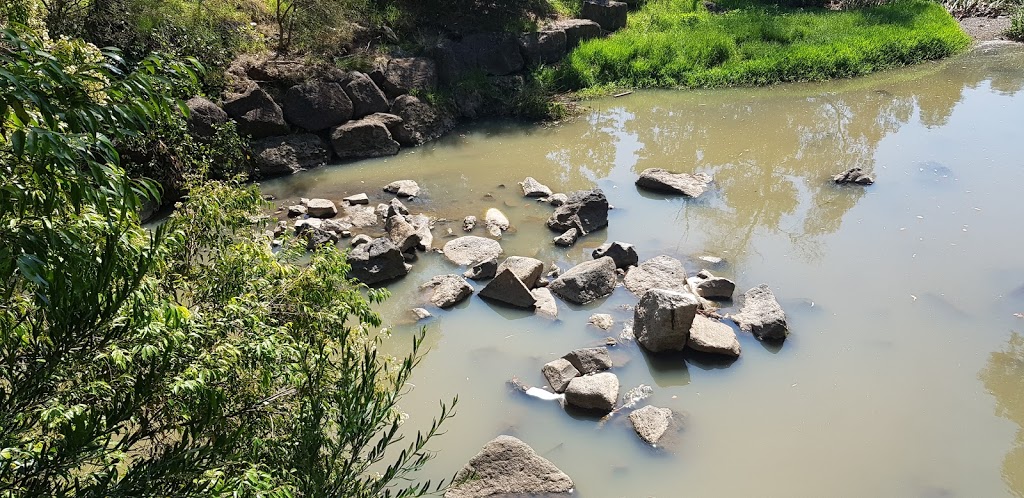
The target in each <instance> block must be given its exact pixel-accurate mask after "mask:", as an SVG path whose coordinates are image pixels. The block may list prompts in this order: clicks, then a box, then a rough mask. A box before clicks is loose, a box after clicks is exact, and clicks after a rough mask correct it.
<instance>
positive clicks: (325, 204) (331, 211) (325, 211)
mask: <svg viewBox="0 0 1024 498" xmlns="http://www.w3.org/2000/svg"><path fill="white" fill-rule="evenodd" d="M306 212H307V213H308V214H309V215H310V216H312V217H314V218H333V217H335V216H337V215H338V206H336V205H334V202H333V201H331V200H329V199H310V200H309V203H307V204H306Z"/></svg>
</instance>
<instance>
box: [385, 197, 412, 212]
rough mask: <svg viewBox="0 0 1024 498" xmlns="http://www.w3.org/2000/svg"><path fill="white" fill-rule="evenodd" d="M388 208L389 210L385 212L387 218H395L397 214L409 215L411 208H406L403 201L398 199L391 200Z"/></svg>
mask: <svg viewBox="0 0 1024 498" xmlns="http://www.w3.org/2000/svg"><path fill="white" fill-rule="evenodd" d="M386 206H387V209H386V210H385V213H386V214H385V216H394V215H396V214H402V215H405V214H409V208H407V207H405V204H402V201H400V200H398V198H397V197H395V198H394V199H391V201H390V202H388V203H387V204H386Z"/></svg>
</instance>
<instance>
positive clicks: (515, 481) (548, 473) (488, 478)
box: [444, 436, 574, 498]
mask: <svg viewBox="0 0 1024 498" xmlns="http://www.w3.org/2000/svg"><path fill="white" fill-rule="evenodd" d="M453 482H455V483H457V484H456V485H455V486H452V487H451V488H449V489H448V490H447V491H445V493H444V497H445V498H482V497H486V496H549V495H554V494H569V493H570V492H572V490H573V487H574V485H573V482H572V479H570V478H569V476H567V475H565V473H564V472H562V471H561V470H558V467H555V464H553V463H551V462H550V461H548V460H547V459H545V458H544V457H541V456H540V455H538V454H537V452H536V451H534V450H533V448H530V447H529V446H528V445H527V444H526V443H524V442H522V441H520V440H518V439H516V438H514V437H512V436H498V437H497V438H495V439H494V440H492V441H491V442H489V443H487V444H486V445H484V447H483V449H481V450H480V453H477V454H476V456H474V457H473V458H472V459H470V461H469V463H467V464H466V466H465V467H463V468H462V469H461V470H459V472H458V473H456V474H455V478H454V479H453Z"/></svg>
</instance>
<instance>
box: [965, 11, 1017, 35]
mask: <svg viewBox="0 0 1024 498" xmlns="http://www.w3.org/2000/svg"><path fill="white" fill-rule="evenodd" d="M960 27H961V28H963V30H964V31H965V32H967V34H968V35H971V38H973V39H974V40H975V41H990V40H1008V39H1009V38H1007V37H1006V36H1005V35H1004V33H1006V30H1008V29H1010V18H1009V17H1006V16H1000V17H965V18H963V19H960Z"/></svg>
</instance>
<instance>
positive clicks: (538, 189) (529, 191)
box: [519, 176, 551, 197]
mask: <svg viewBox="0 0 1024 498" xmlns="http://www.w3.org/2000/svg"><path fill="white" fill-rule="evenodd" d="M519 185H520V186H521V187H523V195H524V196H526V197H550V196H551V189H550V188H548V186H547V185H544V184H543V183H541V182H538V181H537V180H535V179H534V178H533V177H532V176H528V177H526V179H525V180H523V181H521V182H519Z"/></svg>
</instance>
